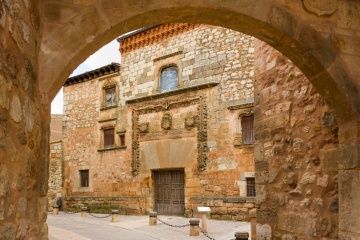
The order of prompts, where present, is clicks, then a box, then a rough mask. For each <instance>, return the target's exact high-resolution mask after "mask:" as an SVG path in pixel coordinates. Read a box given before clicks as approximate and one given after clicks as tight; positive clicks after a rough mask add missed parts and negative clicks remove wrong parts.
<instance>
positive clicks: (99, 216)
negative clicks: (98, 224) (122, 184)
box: [88, 209, 111, 218]
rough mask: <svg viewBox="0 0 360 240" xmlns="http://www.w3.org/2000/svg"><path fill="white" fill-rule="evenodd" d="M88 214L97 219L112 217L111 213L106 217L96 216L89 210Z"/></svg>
mask: <svg viewBox="0 0 360 240" xmlns="http://www.w3.org/2000/svg"><path fill="white" fill-rule="evenodd" d="M88 213H89V215H90V216H93V217H95V218H107V217H110V216H111V213H110V214H108V215H105V216H95V215H94V214H92V213H91V212H90V209H89V210H88Z"/></svg>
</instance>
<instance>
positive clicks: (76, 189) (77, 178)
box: [72, 165, 94, 192]
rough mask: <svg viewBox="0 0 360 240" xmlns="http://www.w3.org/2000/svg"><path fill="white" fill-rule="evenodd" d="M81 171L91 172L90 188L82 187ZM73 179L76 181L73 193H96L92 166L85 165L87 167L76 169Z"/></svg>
mask: <svg viewBox="0 0 360 240" xmlns="http://www.w3.org/2000/svg"><path fill="white" fill-rule="evenodd" d="M80 170H89V186H88V187H81V183H80V180H81V179H80ZM73 179H74V181H73V183H74V185H73V187H72V191H73V192H93V191H94V188H93V178H92V170H91V169H90V166H88V165H85V166H78V167H76V168H74V172H73Z"/></svg>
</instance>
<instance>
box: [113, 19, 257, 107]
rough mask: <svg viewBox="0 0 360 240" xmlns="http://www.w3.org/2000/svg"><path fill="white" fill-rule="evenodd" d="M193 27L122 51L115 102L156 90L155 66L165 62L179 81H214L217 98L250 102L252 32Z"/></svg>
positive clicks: (184, 83)
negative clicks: (176, 70)
mask: <svg viewBox="0 0 360 240" xmlns="http://www.w3.org/2000/svg"><path fill="white" fill-rule="evenodd" d="M190 25H192V24H190ZM193 27H194V29H193V30H189V31H185V32H184V33H182V34H180V35H176V36H174V37H170V38H167V39H165V40H164V41H163V42H162V43H161V44H152V45H149V46H145V47H143V48H140V49H136V50H134V51H131V52H126V53H124V54H122V64H121V85H120V91H121V95H122V96H124V97H123V98H121V99H120V104H121V105H125V101H126V99H129V98H134V97H143V96H147V95H152V94H154V93H156V90H157V88H158V86H159V83H158V78H159V72H160V68H161V67H163V66H165V65H168V64H175V65H177V66H178V67H179V69H180V71H181V74H180V76H181V77H180V78H181V79H180V81H179V84H180V87H188V86H194V85H198V84H203V83H209V82H219V83H221V89H219V90H220V91H219V92H218V93H217V95H218V97H217V100H218V101H220V102H232V104H235V103H237V104H238V103H247V102H253V90H254V86H253V76H254V66H253V58H254V56H253V55H254V41H253V38H252V37H250V36H248V35H245V34H241V33H239V32H235V31H232V30H230V29H225V28H220V27H215V26H210V25H193ZM220 114H221V113H220Z"/></svg>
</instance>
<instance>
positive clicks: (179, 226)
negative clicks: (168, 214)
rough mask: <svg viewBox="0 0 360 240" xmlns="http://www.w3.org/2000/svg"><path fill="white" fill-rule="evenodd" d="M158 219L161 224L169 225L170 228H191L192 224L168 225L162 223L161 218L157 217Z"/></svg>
mask: <svg viewBox="0 0 360 240" xmlns="http://www.w3.org/2000/svg"><path fill="white" fill-rule="evenodd" d="M156 219H157V220H159V222H161V223H163V224H165V225H168V226H170V227H176V228H183V227H188V226H190V223H188V224H184V225H174V224H170V223H166V222H164V221H162V220H161V219H160V218H158V217H156Z"/></svg>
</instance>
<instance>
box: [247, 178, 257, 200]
mask: <svg viewBox="0 0 360 240" xmlns="http://www.w3.org/2000/svg"><path fill="white" fill-rule="evenodd" d="M246 195H247V196H248V197H255V196H256V192H255V178H254V177H250V178H246Z"/></svg>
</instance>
